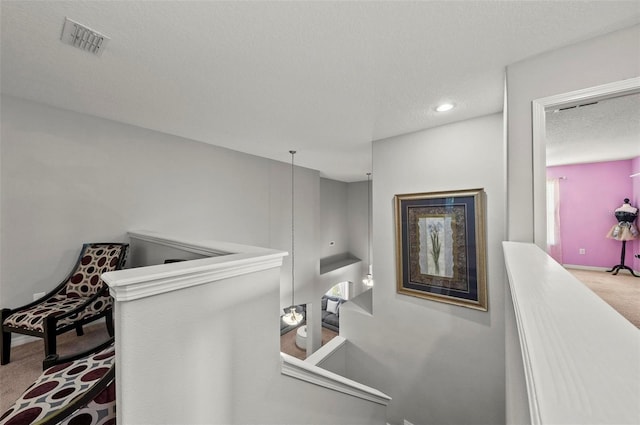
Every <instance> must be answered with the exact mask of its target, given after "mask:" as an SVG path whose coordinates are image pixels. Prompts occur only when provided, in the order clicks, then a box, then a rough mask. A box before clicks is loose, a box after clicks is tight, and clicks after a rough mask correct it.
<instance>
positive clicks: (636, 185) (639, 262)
mask: <svg viewBox="0 0 640 425" xmlns="http://www.w3.org/2000/svg"><path fill="white" fill-rule="evenodd" d="M636 173H640V156H637V157H635V158H633V159H632V160H631V174H636ZM631 182H632V185H633V190H632V191H633V197H632V198H630V199H631V205H633V206H634V207H639V208H640V176H635V177H633V178H632V179H631ZM636 226H640V218H638V219H637V220H636ZM633 243H634V245H633V251H632V252H633V253H634V254H640V240H636V241H634V242H633ZM632 267H633V269H634V270H635V271H640V259H638V258H635V257H634V258H633V266H632Z"/></svg>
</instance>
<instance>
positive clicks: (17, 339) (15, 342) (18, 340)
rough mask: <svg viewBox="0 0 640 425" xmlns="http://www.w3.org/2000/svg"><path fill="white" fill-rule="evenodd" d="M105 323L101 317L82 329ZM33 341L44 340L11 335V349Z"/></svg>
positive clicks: (29, 336)
mask: <svg viewBox="0 0 640 425" xmlns="http://www.w3.org/2000/svg"><path fill="white" fill-rule="evenodd" d="M105 323H106V319H105V318H104V317H101V318H100V319H98V320H96V321H95V322H91V323H90V324H88V325H84V329H85V330H86V329H87V328H91V327H93V326H106V325H105ZM70 332H72V331H70ZM73 332H75V331H73ZM34 341H44V340H43V339H42V338H38V337H37V336H31V335H24V334H16V333H14V334H12V335H11V347H17V346H19V345H23V344H27V343H29V342H34Z"/></svg>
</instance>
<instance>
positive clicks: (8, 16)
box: [0, 0, 640, 181]
mask: <svg viewBox="0 0 640 425" xmlns="http://www.w3.org/2000/svg"><path fill="white" fill-rule="evenodd" d="M1 8H2V9H1V15H2V17H1V18H2V21H1V33H0V35H1V43H2V44H1V50H0V54H1V56H0V58H1V90H2V93H6V94H9V95H14V96H18V97H21V98H25V99H30V100H35V101H38V102H42V103H45V104H49V105H54V106H57V107H61V108H65V109H70V110H74V111H79V112H83V113H87V114H91V115H96V116H99V117H104V118H107V119H112V120H116V121H120V122H124V123H128V124H133V125H137V126H140V127H144V128H149V129H154V130H158V131H162V132H165V133H169V134H174V135H178V136H182V137H186V138H189V139H194V140H198V141H202V142H205V143H211V144H214V145H218V146H224V147H228V148H230V149H234V150H238V151H242V152H247V153H251V154H254V155H259V156H263V157H267V158H272V159H276V160H280V161H285V162H288V161H289V159H290V157H289V154H288V151H289V150H290V149H296V150H297V151H298V154H297V155H296V163H297V164H298V165H301V166H306V167H309V168H313V169H317V170H320V172H321V175H322V176H325V177H329V178H334V179H337V180H343V181H358V180H365V179H366V173H367V172H368V171H370V167H371V165H370V164H371V163H370V161H371V141H372V140H376V139H381V138H386V137H390V136H394V135H398V134H403V133H407V132H412V131H416V130H420V129H424V128H430V127H434V126H438V125H442V124H446V123H449V122H453V121H459V120H463V119H467V118H471V117H476V116H481V115H485V114H489V113H493V112H498V111H501V110H502V104H503V85H504V70H505V67H506V65H508V64H511V63H513V62H517V61H519V60H522V59H525V58H527V57H530V56H532V55H536V54H538V53H541V52H545V51H548V50H552V49H556V48H559V47H562V46H565V45H568V44H571V43H574V42H577V41H581V40H584V39H588V38H591V37H594V36H597V35H600V34H604V33H607V32H610V31H613V30H616V29H620V28H625V27H629V26H631V25H634V24H636V23H638V22H639V21H640V2H638V1H626V2H615V1H589V2H584V1H562V2H560V1H557V2H553V1H552V2H546V1H545V2H543V1H540V2H537V1H533V2H518V1H504V2H498V1H480V2H472V1H463V2H451V1H446V2H445V1H425V2H396V1H389V2H382V1H378V2H346V1H342V2H329V1H327V2H325V1H318V2H266V1H265V2H218V1H216V2H214V1H200V2H187V1H114V2H111V1H70V2H65V1H49V2H44V1H6V0H3V1H2V3H1ZM65 16H68V17H69V18H71V19H73V20H76V21H78V22H80V23H82V24H84V25H87V26H89V27H91V28H93V29H95V30H96V31H99V32H101V33H103V34H105V35H107V36H109V37H110V38H111V41H110V42H109V44H108V45H107V47H106V49H105V50H104V53H103V54H102V56H101V57H96V56H93V55H90V54H87V53H85V52H82V51H80V50H77V49H74V48H73V47H70V46H68V45H65V44H63V43H61V42H60V40H59V38H60V33H61V29H62V24H63V21H64V18H65ZM444 100H448V101H453V102H454V103H456V104H457V108H456V109H454V110H453V111H451V112H449V113H446V114H437V113H436V112H434V110H433V108H434V107H435V106H436V104H438V103H439V102H441V101H444ZM470 142H472V141H470Z"/></svg>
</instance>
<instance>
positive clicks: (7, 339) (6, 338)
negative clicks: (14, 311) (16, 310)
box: [0, 308, 11, 364]
mask: <svg viewBox="0 0 640 425" xmlns="http://www.w3.org/2000/svg"><path fill="white" fill-rule="evenodd" d="M10 313H11V310H9V309H8V308H3V309H2V310H1V311H0V328H1V327H2V324H3V323H4V321H5V319H6V318H7V317H9V314H10ZM10 361H11V332H6V331H4V330H2V339H0V364H7V363H9V362H10Z"/></svg>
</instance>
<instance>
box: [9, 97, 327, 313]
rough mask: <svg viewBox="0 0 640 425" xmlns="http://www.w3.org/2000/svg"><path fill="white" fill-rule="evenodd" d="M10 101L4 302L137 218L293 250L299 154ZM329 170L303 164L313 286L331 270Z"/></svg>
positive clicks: (300, 219)
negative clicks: (242, 148)
mask: <svg viewBox="0 0 640 425" xmlns="http://www.w3.org/2000/svg"><path fill="white" fill-rule="evenodd" d="M1 102H2V103H1V107H2V115H1V117H0V118H1V122H0V124H1V133H0V135H1V138H0V143H1V145H0V152H1V161H2V162H1V163H0V182H1V185H2V186H1V188H0V189H1V190H0V217H1V220H2V221H1V223H0V225H1V232H2V233H1V236H0V249H1V250H2V252H3V255H2V257H1V258H0V304H1V305H2V307H16V306H18V305H21V304H24V303H26V302H28V301H30V300H31V299H32V294H33V293H35V292H41V291H45V290H47V289H50V288H52V287H53V286H54V285H56V284H57V283H59V282H60V280H61V279H62V278H63V277H65V276H66V274H67V273H68V272H69V270H70V268H71V266H72V265H73V263H74V261H75V259H76V257H77V255H78V252H79V249H80V245H81V244H82V243H83V242H99V241H108V240H124V239H125V238H126V236H125V234H126V232H127V231H128V230H132V229H134V230H136V229H146V230H155V231H161V232H168V233H171V234H175V235H178V236H184V237H196V238H198V239H207V238H208V239H213V240H224V241H229V242H236V243H242V244H248V245H255V246H264V247H270V248H276V249H281V250H284V251H289V249H290V245H291V236H290V231H291V230H290V229H291V215H290V204H291V189H290V187H291V186H290V184H291V183H290V165H289V164H286V163H281V162H277V161H272V160H267V159H264V158H259V157H256V156H251V155H246V154H242V153H239V152H235V151H231V150H228V149H223V148H218V147H214V146H211V145H207V144H204V143H199V142H194V141H192V140H187V139H183V138H179V137H175V136H171V135H167V134H163V133H158V132H155V131H150V130H146V129H142V128H139V127H134V126H130V125H126V124H120V123H116V122H113V121H109V120H105V119H101V118H96V117H91V116H88V115H83V114H78V113H74V112H70V111H65V110H62V109H57V108H52V107H48V106H45V105H42V104H37V103H33V102H29V101H25V100H21V99H17V98H13V97H8V96H4V95H3V96H2V98H1ZM292 148H294V147H293V146H292ZM301 154H303V153H300V154H299V155H301ZM319 178H320V177H319V173H318V172H317V171H314V170H309V169H305V168H300V167H296V179H297V180H296V195H295V196H296V209H297V211H296V228H297V229H296V230H297V232H299V233H298V236H297V237H296V251H297V254H298V255H297V257H296V270H297V271H296V286H298V285H301V288H300V293H301V294H302V295H304V293H305V292H308V290H306V288H305V287H304V286H305V285H312V284H313V282H314V281H315V280H316V279H317V276H318V274H319V272H318V267H319V266H318V261H317V258H318V251H317V250H318V248H317V247H318V243H317V240H316V238H317V235H318V224H317V223H318V221H319V219H318V209H319ZM302 235H304V237H302ZM289 261H290V257H287V258H285V260H284V265H283V268H282V273H283V280H282V286H283V290H282V291H281V292H282V294H281V295H282V297H283V298H284V299H285V300H286V299H287V298H290V280H289V276H290V263H289ZM289 302H290V301H286V302H283V303H284V304H285V305H288V304H289Z"/></svg>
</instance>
